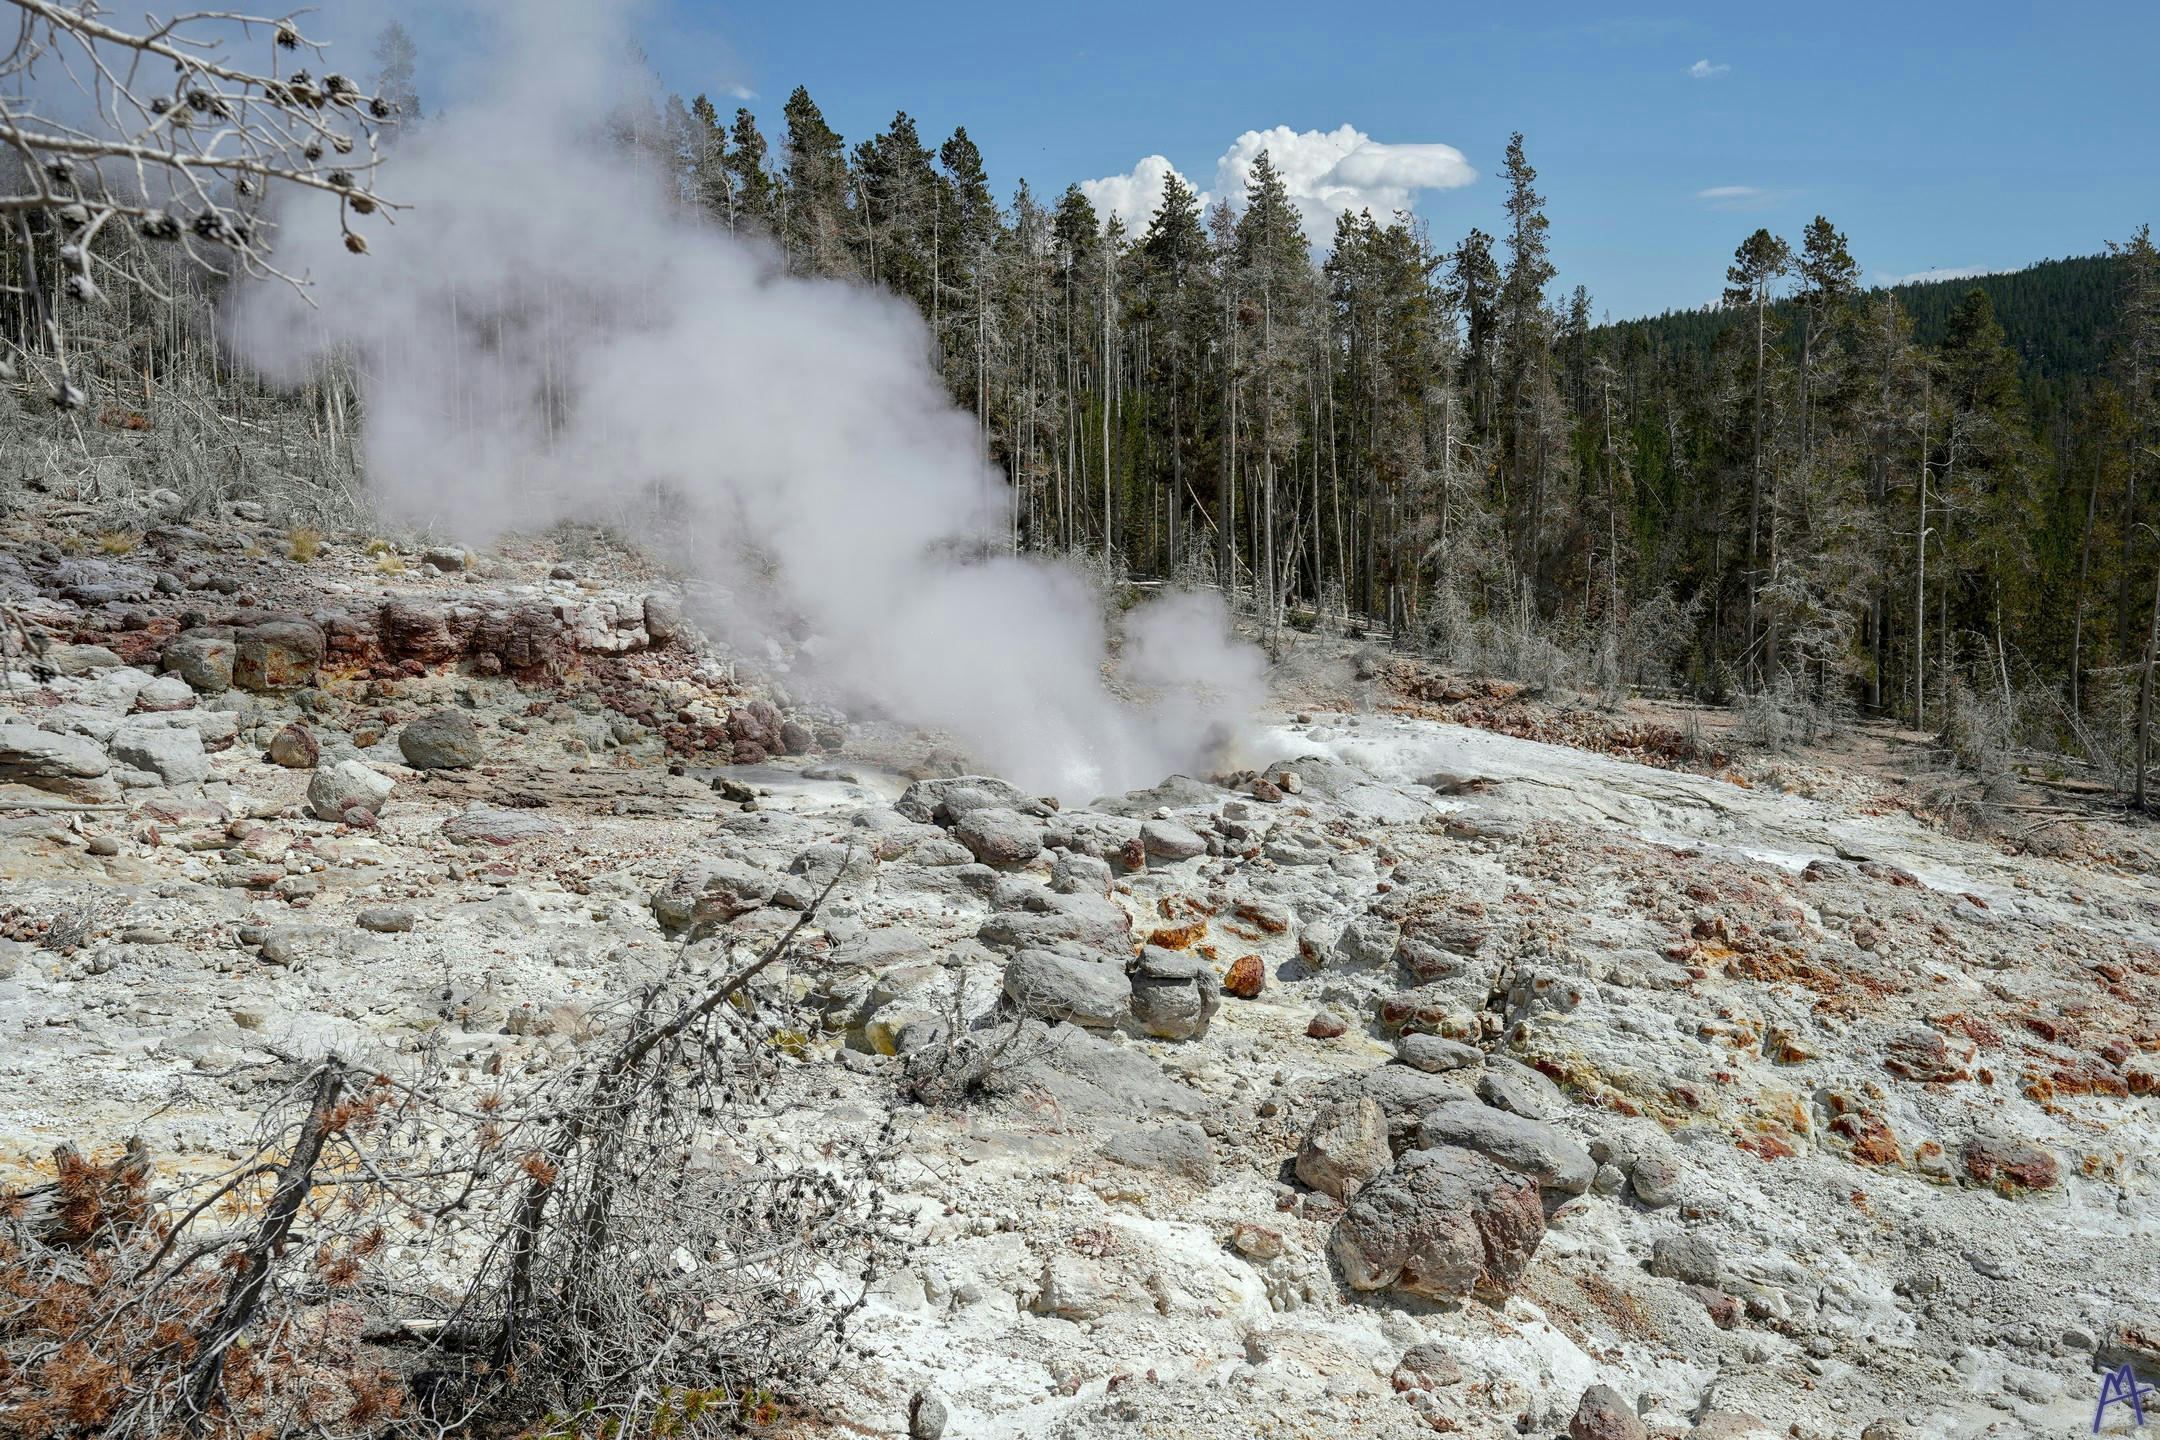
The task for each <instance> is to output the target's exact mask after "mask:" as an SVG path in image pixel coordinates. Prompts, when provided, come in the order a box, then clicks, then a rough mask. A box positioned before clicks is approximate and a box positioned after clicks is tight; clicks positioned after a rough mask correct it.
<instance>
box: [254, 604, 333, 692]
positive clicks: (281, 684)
mask: <svg viewBox="0 0 2160 1440" xmlns="http://www.w3.org/2000/svg"><path fill="white" fill-rule="evenodd" d="M233 640H234V653H233V670H232V683H233V684H235V685H237V686H239V687H240V688H241V689H243V690H253V691H257V692H271V691H279V690H297V689H300V688H301V687H302V686H305V685H308V684H311V683H313V681H314V679H315V672H316V670H317V669H318V668H320V667H321V665H322V657H323V632H322V627H321V626H320V625H317V624H315V623H313V622H312V621H308V620H268V621H265V622H263V623H262V624H260V625H250V626H248V627H247V628H246V629H245V630H241V631H239V632H237V633H236V634H235V635H234V636H233Z"/></svg>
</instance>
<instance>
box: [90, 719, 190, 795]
mask: <svg viewBox="0 0 2160 1440" xmlns="http://www.w3.org/2000/svg"><path fill="white" fill-rule="evenodd" d="M106 748H107V749H109V750H110V751H111V752H112V758H113V759H115V760H117V761H119V762H120V763H121V764H122V765H126V766H128V767H129V768H131V769H135V770H147V771H149V772H150V773H151V774H153V775H155V776H157V777H158V780H159V781H160V782H161V783H163V784H166V785H199V784H201V783H202V782H203V781H205V780H207V779H209V778H210V756H209V755H208V754H207V753H205V752H204V750H203V743H202V736H200V735H198V734H196V733H195V732H194V731H193V730H187V729H175V728H169V727H165V726H156V727H152V726H147V725H123V726H122V727H120V729H119V730H117V731H115V732H114V733H113V738H112V744H111V745H109V746H107V747H106Z"/></svg>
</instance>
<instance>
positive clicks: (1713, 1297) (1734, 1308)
mask: <svg viewBox="0 0 2160 1440" xmlns="http://www.w3.org/2000/svg"><path fill="white" fill-rule="evenodd" d="M1687 1292H1688V1294H1690V1295H1692V1296H1694V1297H1695V1298H1696V1299H1697V1300H1698V1301H1700V1302H1701V1303H1702V1307H1703V1309H1704V1310H1705V1311H1706V1312H1708V1314H1709V1316H1710V1323H1711V1324H1713V1325H1715V1326H1717V1327H1718V1329H1720V1330H1730V1329H1732V1328H1733V1327H1734V1326H1736V1325H1738V1324H1739V1323H1740V1321H1741V1320H1742V1319H1743V1318H1744V1317H1745V1316H1746V1315H1747V1307H1746V1306H1744V1305H1742V1304H1741V1303H1740V1301H1739V1299H1738V1298H1737V1297H1736V1296H1732V1295H1728V1294H1726V1293H1725V1292H1724V1291H1722V1290H1719V1289H1717V1288H1715V1287H1713V1286H1709V1285H1690V1286H1688V1287H1687Z"/></svg>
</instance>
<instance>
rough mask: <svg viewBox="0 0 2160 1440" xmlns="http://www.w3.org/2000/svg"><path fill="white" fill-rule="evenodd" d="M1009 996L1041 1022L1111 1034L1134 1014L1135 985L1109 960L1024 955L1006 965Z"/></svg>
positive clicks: (1043, 952) (1051, 953) (1050, 952)
mask: <svg viewBox="0 0 2160 1440" xmlns="http://www.w3.org/2000/svg"><path fill="white" fill-rule="evenodd" d="M1005 994H1006V995H1007V996H1008V997H1009V998H1010V999H1011V1000H1012V1002H1013V1004H1015V1005H1017V1006H1018V1007H1019V1008H1020V1009H1021V1010H1022V1011H1023V1012H1024V1013H1026V1014H1029V1015H1032V1016H1034V1017H1035V1018H1036V1019H1038V1020H1052V1021H1055V1020H1070V1021H1071V1022H1072V1023H1073V1024H1075V1025H1086V1026H1090V1027H1092V1028H1094V1029H1097V1030H1107V1029H1110V1028H1112V1027H1113V1026H1117V1025H1121V1024H1123V1023H1124V1022H1125V1020H1126V1019H1127V1017H1128V1016H1129V1015H1130V1014H1131V1009H1132V982H1131V981H1129V980H1127V979H1126V978H1125V972H1124V970H1123V969H1122V968H1121V967H1120V966H1119V965H1117V964H1116V962H1114V961H1113V960H1111V959H1110V958H1108V957H1107V956H1105V957H1102V958H1091V957H1089V956H1087V955H1085V954H1075V953H1071V952H1063V951H1057V950H1032V949H1030V950H1021V951H1019V952H1017V953H1016V954H1014V956H1013V957H1012V959H1010V960H1008V961H1006V962H1005Z"/></svg>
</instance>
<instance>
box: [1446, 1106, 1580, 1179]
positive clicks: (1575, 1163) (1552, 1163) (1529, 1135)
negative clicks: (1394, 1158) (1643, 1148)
mask: <svg viewBox="0 0 2160 1440" xmlns="http://www.w3.org/2000/svg"><path fill="white" fill-rule="evenodd" d="M1418 1143H1419V1144H1420V1145H1422V1146H1424V1147H1426V1148H1427V1149H1430V1148H1432V1147H1434V1146H1436V1145H1455V1146H1460V1147H1461V1148H1463V1149H1465V1150H1475V1151H1476V1152H1477V1153H1478V1154H1480V1155H1483V1156H1486V1157H1487V1158H1488V1159H1491V1160H1495V1161H1498V1162H1499V1163H1500V1164H1502V1165H1505V1166H1507V1167H1508V1168H1509V1169H1510V1170H1517V1171H1520V1172H1522V1173H1523V1174H1525V1175H1528V1176H1529V1177H1531V1178H1532V1179H1533V1180H1535V1181H1537V1183H1538V1184H1539V1185H1541V1186H1543V1187H1545V1188H1546V1189H1549V1190H1562V1191H1566V1192H1567V1193H1568V1194H1570V1195H1580V1194H1582V1193H1583V1192H1584V1191H1585V1190H1588V1189H1589V1188H1590V1182H1591V1181H1592V1180H1593V1179H1595V1178H1596V1177H1597V1162H1596V1161H1595V1160H1593V1159H1591V1158H1590V1152H1589V1151H1588V1150H1587V1149H1585V1148H1584V1147H1583V1146H1582V1145H1581V1144H1580V1143H1579V1142H1578V1141H1577V1140H1576V1139H1575V1137H1574V1136H1572V1135H1570V1134H1568V1133H1567V1132H1566V1131H1564V1130H1559V1129H1555V1128H1554V1127H1553V1126H1550V1125H1547V1124H1545V1123H1544V1122H1543V1121H1540V1120H1531V1119H1527V1118H1525V1117H1523V1116H1521V1115H1511V1114H1509V1113H1508V1112H1507V1111H1505V1110H1495V1109H1493V1108H1492V1107H1491V1106H1488V1105H1480V1104H1477V1103H1475V1102H1472V1101H1457V1102H1455V1103H1453V1104H1448V1105H1442V1106H1439V1107H1438V1108H1436V1109H1433V1110H1429V1111H1427V1112H1426V1114H1425V1117H1424V1119H1423V1120H1421V1121H1420V1122H1419V1124H1418Z"/></svg>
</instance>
